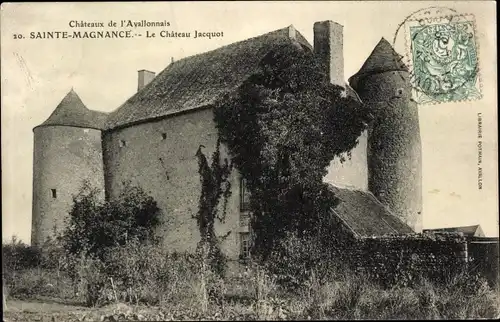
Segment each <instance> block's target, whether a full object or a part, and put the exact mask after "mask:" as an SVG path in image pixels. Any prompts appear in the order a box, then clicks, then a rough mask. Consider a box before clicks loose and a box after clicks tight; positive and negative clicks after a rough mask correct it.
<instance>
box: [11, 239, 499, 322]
mask: <svg viewBox="0 0 500 322" xmlns="http://www.w3.org/2000/svg"><path fill="white" fill-rule="evenodd" d="M50 257H51V258H52V260H55V259H57V261H56V262H55V263H54V262H52V263H51V265H47V263H45V262H43V261H42V262H41V263H39V262H37V263H36V265H32V266H31V267H28V266H30V265H26V263H24V264H23V263H20V262H19V260H17V262H16V261H14V264H13V259H12V258H11V259H10V264H9V265H7V266H6V264H4V270H3V280H4V283H3V284H4V293H7V294H4V295H6V296H7V302H6V304H7V307H6V309H5V314H4V318H5V321H122V320H129V321H139V320H145V321H146V320H147V321H168V320H290V319H300V320H308V319H470V318H498V317H500V296H499V292H498V289H493V288H492V287H490V286H489V285H488V283H487V282H486V281H485V280H483V279H481V278H477V277H474V276H468V275H467V274H461V275H456V276H450V278H449V280H448V281H447V282H446V283H445V284H435V283H432V282H430V281H428V280H425V279H422V280H419V281H418V282H415V283H413V284H412V285H392V286H390V287H383V286H381V285H380V284H378V283H376V282H374V281H372V280H370V279H368V278H367V277H365V276H362V275H358V274H354V273H352V272H350V271H348V270H338V269H337V270H334V271H332V272H330V274H326V275H325V274H323V275H321V276H320V275H319V274H315V273H314V271H313V272H311V273H310V274H308V276H307V278H306V279H303V280H301V281H300V282H298V283H292V284H293V285H292V284H290V283H284V282H283V281H284V280H286V281H290V280H291V279H290V278H292V277H293V276H283V275H281V276H280V275H276V274H271V273H269V271H268V270H266V269H264V268H263V267H260V266H258V265H256V264H255V263H249V264H248V266H247V269H246V270H244V271H242V270H239V271H236V270H229V272H227V274H226V275H225V276H224V277H223V278H220V277H218V276H217V275H216V274H213V273H212V272H211V271H210V270H202V269H200V266H199V265H198V263H196V261H195V260H193V258H191V257H190V256H187V255H182V254H177V255H173V254H168V253H167V252H166V251H165V250H162V249H160V248H157V247H154V246H141V247H138V246H127V247H120V248H117V249H115V250H113V252H111V253H110V255H109V256H108V257H107V259H106V263H103V262H101V261H96V260H91V259H89V258H83V257H82V258H80V259H77V260H73V263H72V266H71V265H69V263H70V261H69V259H67V258H65V257H64V256H55V255H51V256H50ZM16 258H19V256H17V257H16ZM5 259H6V258H5V257H4V263H5ZM7 259H8V258H7ZM280 265H282V263H280ZM69 266H71V267H72V269H69ZM284 274H285V275H286V271H285V273H284ZM283 277H287V279H284V278H283Z"/></svg>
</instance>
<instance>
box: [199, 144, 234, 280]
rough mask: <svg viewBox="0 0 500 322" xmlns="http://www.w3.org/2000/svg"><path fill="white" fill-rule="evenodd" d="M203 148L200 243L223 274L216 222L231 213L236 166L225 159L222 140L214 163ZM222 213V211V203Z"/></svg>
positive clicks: (205, 256) (211, 263) (204, 254)
mask: <svg viewBox="0 0 500 322" xmlns="http://www.w3.org/2000/svg"><path fill="white" fill-rule="evenodd" d="M202 148H203V146H200V147H199V148H198V151H197V152H196V157H197V158H198V173H199V174H200V180H201V195H200V200H199V208H198V213H197V214H196V215H194V218H195V219H196V222H197V224H198V228H199V230H200V237H201V238H200V243H199V245H198V252H199V253H201V254H200V255H202V258H203V260H204V261H207V264H208V265H209V266H210V268H211V269H212V271H214V272H216V273H218V274H220V275H222V274H223V273H224V271H225V264H224V263H225V261H224V255H223V253H222V251H221V249H220V245H219V237H217V235H216V233H215V221H216V220H219V221H221V222H223V221H224V219H225V216H226V210H227V202H228V199H229V197H230V195H231V182H230V181H229V176H230V174H231V171H232V165H231V164H230V163H229V161H228V160H227V159H224V160H223V161H222V160H221V153H220V141H219V140H217V145H216V149H215V151H214V153H213V154H212V157H211V163H209V160H208V159H207V157H206V156H205V154H204V153H203V151H202ZM221 199H222V201H223V203H222V210H221V211H220V209H219V204H220V201H221Z"/></svg>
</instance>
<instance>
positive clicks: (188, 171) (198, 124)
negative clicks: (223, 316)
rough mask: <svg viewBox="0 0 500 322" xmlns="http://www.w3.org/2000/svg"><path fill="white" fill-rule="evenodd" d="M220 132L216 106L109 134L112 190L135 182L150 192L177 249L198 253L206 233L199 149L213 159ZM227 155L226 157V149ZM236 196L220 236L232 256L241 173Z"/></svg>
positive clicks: (235, 180)
mask: <svg viewBox="0 0 500 322" xmlns="http://www.w3.org/2000/svg"><path fill="white" fill-rule="evenodd" d="M216 142H217V130H216V128H215V124H214V122H213V113H212V110H211V109H203V110H197V111H192V112H188V113H184V114H179V115H176V116H173V117H167V118H163V119H160V120H157V121H149V122H147V123H142V124H136V125H133V126H130V127H126V128H122V129H117V130H113V131H110V132H106V133H104V135H103V153H104V168H105V183H106V193H107V195H108V197H109V198H114V197H117V196H118V195H119V193H120V191H121V189H122V188H123V183H124V182H126V181H130V182H131V184H132V185H135V186H140V187H141V188H142V189H144V191H145V192H146V193H148V194H150V195H151V196H152V197H153V198H154V199H155V200H156V201H157V202H158V205H159V207H160V208H161V210H162V211H163V217H162V220H163V224H162V225H161V228H160V229H159V230H158V233H159V234H160V235H161V236H162V237H163V243H164V245H165V247H166V248H167V249H169V250H171V251H180V252H183V251H188V252H194V251H195V249H196V246H197V243H198V241H199V240H200V233H199V230H198V226H197V223H196V220H195V219H194V218H193V215H194V214H196V213H197V211H198V203H199V198H200V194H201V184H200V175H199V173H198V159H197V157H196V151H197V150H198V147H199V146H200V145H203V146H204V148H203V149H202V151H203V153H204V154H205V155H206V156H207V157H210V156H211V155H212V153H213V151H214V150H215V146H216ZM221 155H222V156H224V155H226V153H225V149H224V147H223V146H222V147H221ZM230 180H231V186H232V194H231V197H230V200H229V201H228V204H227V207H228V208H227V215H226V221H225V222H224V223H219V222H216V226H215V229H216V233H217V235H218V236H225V235H227V237H226V238H225V239H224V241H223V242H222V245H221V248H222V250H223V252H224V253H225V254H226V255H227V256H229V258H230V259H237V258H238V255H239V233H240V222H239V219H240V212H239V209H240V208H239V207H240V203H239V202H240V196H239V192H240V189H239V183H240V182H239V181H240V178H239V174H238V173H237V171H236V170H233V173H232V175H231V176H230Z"/></svg>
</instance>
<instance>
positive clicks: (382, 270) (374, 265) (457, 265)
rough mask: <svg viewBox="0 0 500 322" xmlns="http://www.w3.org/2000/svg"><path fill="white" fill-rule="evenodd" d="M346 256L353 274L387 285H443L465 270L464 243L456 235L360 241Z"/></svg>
mask: <svg viewBox="0 0 500 322" xmlns="http://www.w3.org/2000/svg"><path fill="white" fill-rule="evenodd" d="M347 254H348V260H349V262H350V264H351V265H352V268H353V269H354V270H355V271H357V272H364V273H366V274H368V275H370V276H372V277H374V278H375V279H376V280H379V281H381V282H383V283H384V284H387V285H392V284H394V283H396V282H400V283H411V281H412V280H415V279H418V278H420V277H425V278H428V279H430V280H433V281H436V282H444V281H446V279H447V278H449V277H451V276H452V275H453V274H454V273H457V272H460V270H461V269H464V268H466V267H467V266H466V263H467V242H466V240H465V239H464V238H463V237H462V236H458V235H441V236H439V235H436V236H430V235H424V234H414V235H406V236H384V237H373V238H360V239H357V240H356V241H355V242H354V243H352V244H351V245H350V247H349V249H348V251H347Z"/></svg>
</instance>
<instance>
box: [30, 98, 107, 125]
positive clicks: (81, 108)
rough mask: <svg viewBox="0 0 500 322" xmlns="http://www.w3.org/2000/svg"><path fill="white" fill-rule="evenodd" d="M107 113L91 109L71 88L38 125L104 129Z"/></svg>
mask: <svg viewBox="0 0 500 322" xmlns="http://www.w3.org/2000/svg"><path fill="white" fill-rule="evenodd" d="M106 118H107V114H106V113H103V112H97V111H92V110H89V109H88V108H87V107H86V106H85V104H83V102H82V100H81V99H80V97H79V96H78V94H76V92H75V91H74V90H73V89H71V91H69V93H68V94H66V96H65V97H64V98H63V100H62V101H61V103H59V105H57V107H56V109H55V110H54V112H52V114H51V115H50V116H49V118H48V119H47V120H45V122H43V123H42V124H40V125H38V126H36V127H35V128H37V127H41V126H52V125H64V126H75V127H84V128H89V129H97V130H102V129H103V128H104V124H105V122H106Z"/></svg>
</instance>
